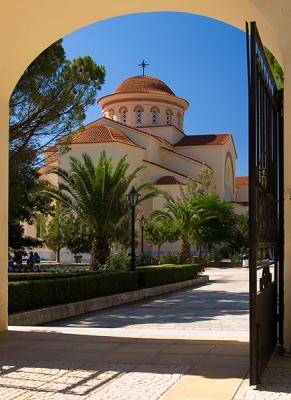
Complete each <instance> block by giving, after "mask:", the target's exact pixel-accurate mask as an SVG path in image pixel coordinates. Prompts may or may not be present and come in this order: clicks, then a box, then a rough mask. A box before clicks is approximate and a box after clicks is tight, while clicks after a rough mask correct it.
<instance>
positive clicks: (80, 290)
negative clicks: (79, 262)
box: [8, 265, 201, 313]
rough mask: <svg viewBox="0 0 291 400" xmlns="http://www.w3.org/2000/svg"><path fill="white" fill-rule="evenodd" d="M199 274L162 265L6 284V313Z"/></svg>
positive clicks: (191, 269)
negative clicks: (135, 269) (127, 270)
mask: <svg viewBox="0 0 291 400" xmlns="http://www.w3.org/2000/svg"><path fill="white" fill-rule="evenodd" d="M200 271H201V267H200V266H198V265H164V266H152V267H142V268H138V270H137V271H136V272H99V273H91V274H90V275H89V276H88V275H87V276H77V277H75V276H74V277H69V278H68V277H66V278H62V279H39V280H33V279H32V280H26V281H15V282H9V286H8V295H9V312H10V313H13V312H20V311H26V310H32V309H36V308H39V307H46V306H52V305H57V304H63V303H70V302H74V301H81V300H86V299H92V298H95V297H101V296H107V295H111V294H115V293H121V292H128V291H132V290H137V289H138V288H147V287H153V286H159V285H165V284H168V283H174V282H179V281H185V280H188V279H193V278H195V277H196V276H197V274H198V273H199V272H200ZM54 278H55V277H54Z"/></svg>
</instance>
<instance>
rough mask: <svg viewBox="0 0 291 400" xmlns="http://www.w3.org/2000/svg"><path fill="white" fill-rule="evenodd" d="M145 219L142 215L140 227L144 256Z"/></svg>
mask: <svg viewBox="0 0 291 400" xmlns="http://www.w3.org/2000/svg"><path fill="white" fill-rule="evenodd" d="M145 220H146V219H145V217H144V216H143V215H142V216H141V218H140V227H141V255H142V256H143V254H144V249H143V240H144V234H143V233H144V223H145Z"/></svg>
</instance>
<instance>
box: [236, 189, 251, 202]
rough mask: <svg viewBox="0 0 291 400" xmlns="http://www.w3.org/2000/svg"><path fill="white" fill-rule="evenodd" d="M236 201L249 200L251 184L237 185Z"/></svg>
mask: <svg viewBox="0 0 291 400" xmlns="http://www.w3.org/2000/svg"><path fill="white" fill-rule="evenodd" d="M236 201H249V186H248V185H237V186H236Z"/></svg>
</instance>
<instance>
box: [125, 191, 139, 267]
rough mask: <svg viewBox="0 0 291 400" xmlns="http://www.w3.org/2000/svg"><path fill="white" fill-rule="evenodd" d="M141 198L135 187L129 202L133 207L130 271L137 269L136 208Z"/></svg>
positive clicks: (130, 193) (129, 196)
mask: <svg viewBox="0 0 291 400" xmlns="http://www.w3.org/2000/svg"><path fill="white" fill-rule="evenodd" d="M138 198H139V193H138V192H137V191H136V190H135V188H134V186H133V187H132V189H131V191H130V192H129V194H128V200H129V204H130V207H131V259H130V269H131V271H135V269H136V255H135V207H136V205H137V201H138Z"/></svg>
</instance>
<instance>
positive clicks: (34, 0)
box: [0, 0, 291, 350]
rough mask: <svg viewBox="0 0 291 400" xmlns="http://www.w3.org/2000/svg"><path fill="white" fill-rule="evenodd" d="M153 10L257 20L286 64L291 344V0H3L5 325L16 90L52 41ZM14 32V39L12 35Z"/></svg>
mask: <svg viewBox="0 0 291 400" xmlns="http://www.w3.org/2000/svg"><path fill="white" fill-rule="evenodd" d="M147 11H180V12H189V13H195V14H201V15H205V16H209V17H212V18H215V19H218V20H221V21H224V22H227V23H229V24H231V25H234V26H236V27H238V28H240V29H244V24H245V21H251V20H256V21H257V23H258V26H259V30H260V33H261V36H262V38H263V41H264V43H265V45H267V46H268V47H269V48H270V49H271V50H272V52H273V53H274V54H275V55H276V57H277V58H278V59H279V61H280V62H281V63H282V65H283V66H284V68H285V110H287V111H286V113H285V132H286V135H285V153H286V157H285V183H286V184H285V200H286V203H285V218H286V223H285V235H286V236H285V257H286V266H285V296H286V297H285V300H286V305H287V307H286V313H285V345H286V347H287V349H288V350H290V344H291V313H290V310H289V306H290V304H291V290H290V287H291V264H290V263H291V261H290V260H291V205H290V200H289V193H290V189H291V174H290V173H289V172H290V171H291V157H289V154H290V150H291V114H290V113H288V110H290V109H291V50H290V49H291V25H290V20H291V3H290V0H277V1H276V2H275V1H274V0H191V1H189V0H179V1H177V0H147V1H144V0H123V1H119V0H106V1H105V0H99V1H98V3H97V2H96V0H83V2H82V4H80V2H79V1H77V0H71V1H70V4H69V7H68V2H67V1H65V0H51V1H49V2H41V1H39V0H23V1H11V0H2V2H1V15H0V38H1V39H0V40H1V42H0V43H1V44H0V47H1V57H2V59H3V60H5V62H2V63H0V76H1V83H0V85H1V87H0V132H1V135H0V148H1V157H0V167H1V169H0V171H1V185H2V187H1V192H0V217H1V222H2V223H1V228H0V239H1V240H0V262H1V269H0V330H4V329H6V328H7V188H8V186H7V176H8V163H7V143H8V142H7V138H8V102H9V97H10V94H11V92H12V90H13V88H14V86H15V84H16V82H17V80H18V79H19V77H20V76H21V74H22V73H23V71H24V69H25V68H26V67H27V66H28V65H29V64H30V62H31V61H32V60H33V59H34V58H35V57H36V56H37V55H38V54H39V53H40V52H41V51H42V50H43V49H44V48H46V47H47V46H49V45H50V44H51V43H53V42H54V41H55V40H57V39H59V38H60V37H63V36H64V35H66V34H68V33H70V32H72V31H74V30H76V29H79V28H81V27H83V26H85V25H88V24H90V23H93V22H96V21H99V20H102V19H106V18H111V17H114V16H118V15H124V14H129V13H137V12H147ZM7 32H9V40H7Z"/></svg>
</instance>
